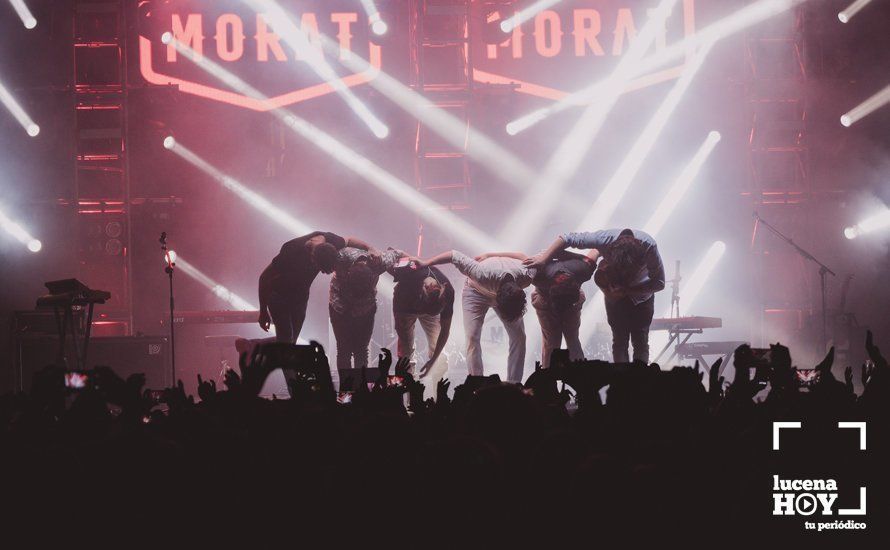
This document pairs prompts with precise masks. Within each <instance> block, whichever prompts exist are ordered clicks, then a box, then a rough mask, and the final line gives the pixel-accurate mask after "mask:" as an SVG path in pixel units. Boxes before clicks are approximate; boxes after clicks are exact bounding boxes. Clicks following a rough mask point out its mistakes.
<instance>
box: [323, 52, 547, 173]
mask: <svg viewBox="0 0 890 550" xmlns="http://www.w3.org/2000/svg"><path fill="white" fill-rule="evenodd" d="M321 40H322V45H323V46H324V49H325V51H326V52H328V53H329V55H331V56H332V57H335V56H337V52H339V49H340V46H339V44H338V43H337V42H335V41H333V40H331V39H330V38H328V37H327V36H322V37H321ZM339 60H340V63H341V64H342V65H343V66H345V67H346V68H347V69H349V70H350V71H353V72H355V73H364V72H366V71H375V75H374V78H373V79H372V80H371V81H370V82H369V84H370V86H371V87H372V88H374V89H375V90H377V91H378V92H380V93H381V94H383V95H384V96H386V97H387V98H388V99H389V100H390V101H392V102H393V103H395V104H396V105H397V106H398V107H399V108H401V109H402V110H404V111H405V112H406V113H408V114H410V115H411V116H413V117H414V118H416V119H417V120H419V121H420V122H421V123H423V125H424V126H426V127H427V128H429V129H430V130H431V131H432V132H434V133H435V134H437V135H439V136H440V137H442V138H443V139H444V140H445V141H447V142H448V143H449V144H450V145H451V146H453V147H455V148H456V149H458V150H461V149H464V147H465V146H466V142H467V141H470V142H471V143H472V144H473V146H472V147H469V148H468V149H467V155H468V156H469V157H470V158H471V159H473V160H474V161H476V162H477V163H479V164H480V165H481V166H482V167H484V168H485V169H486V170H488V171H489V172H490V173H491V174H493V175H495V176H498V177H499V178H500V179H502V180H503V181H504V182H506V183H510V184H512V185H514V186H516V187H520V188H527V187H531V186H533V185H535V184H536V183H537V181H538V180H537V177H538V176H537V174H536V172H535V170H533V169H532V168H531V167H530V166H529V165H528V164H526V163H525V162H524V161H523V160H522V159H520V158H519V157H518V156H516V155H514V154H513V153H511V152H510V151H508V150H507V149H506V148H504V147H502V146H501V145H500V144H498V143H497V142H496V141H494V140H493V139H491V138H490V137H488V136H487V135H485V134H484V133H482V132H480V131H479V130H476V129H475V128H473V127H472V126H469V127H468V126H467V123H466V121H465V120H461V119H459V118H457V117H456V116H454V115H452V114H451V113H449V112H448V111H447V110H446V109H443V108H441V107H439V106H437V105H435V104H434V103H433V102H432V101H430V100H429V99H428V98H426V97H424V96H423V95H421V94H419V93H417V92H415V91H414V90H412V89H411V88H410V87H408V86H405V85H404V84H402V83H401V82H399V81H398V80H397V79H396V78H393V77H392V76H390V75H389V74H387V73H385V72H383V71H379V70H376V69H374V68H373V67H372V66H371V64H370V63H369V62H368V61H367V60H366V59H363V58H362V57H361V56H359V55H357V54H355V53H352V52H346V53H345V55H343V56H341V57H340V58H339Z"/></svg>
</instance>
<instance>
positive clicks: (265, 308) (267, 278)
mask: <svg viewBox="0 0 890 550" xmlns="http://www.w3.org/2000/svg"><path fill="white" fill-rule="evenodd" d="M272 278H273V273H272V266H271V265H269V266H267V267H266V269H264V270H263V272H262V273H261V274H260V284H259V298H260V316H259V319H257V322H258V323H259V325H260V328H261V329H263V330H265V331H266V332H268V331H269V326H270V325H271V324H272V317H271V316H270V315H269V295H270V294H271V293H272Z"/></svg>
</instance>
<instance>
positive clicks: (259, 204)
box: [165, 137, 310, 235]
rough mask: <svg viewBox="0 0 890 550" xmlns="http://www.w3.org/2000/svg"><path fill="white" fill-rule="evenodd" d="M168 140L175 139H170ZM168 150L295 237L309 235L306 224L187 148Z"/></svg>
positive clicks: (180, 146)
mask: <svg viewBox="0 0 890 550" xmlns="http://www.w3.org/2000/svg"><path fill="white" fill-rule="evenodd" d="M167 139H173V138H172V137H168V138H167ZM165 141H166V140H165ZM168 149H171V150H172V151H173V152H174V153H176V154H177V155H179V156H180V157H182V158H183V159H185V160H186V161H187V162H189V163H190V164H192V165H193V166H195V167H196V168H198V169H199V170H201V171H202V172H204V173H205V174H207V175H208V176H210V177H212V178H213V179H215V180H216V181H217V182H218V183H219V184H220V185H222V186H223V187H225V188H226V189H229V190H230V191H232V192H233V193H235V194H236V195H238V197H239V198H241V199H242V200H243V201H244V202H246V203H247V204H249V205H250V206H252V207H253V208H255V209H256V210H257V211H259V212H262V213H263V214H265V215H266V216H268V217H269V219H271V220H273V221H275V222H276V223H278V224H279V225H280V226H281V227H284V228H285V229H287V230H288V231H289V232H291V233H293V234H295V235H302V234H304V233H309V231H310V229H309V227H307V226H306V224H304V223H302V222H301V221H299V220H297V219H295V218H294V217H293V216H291V215H290V214H288V213H287V212H285V211H284V210H282V209H280V208H278V207H277V206H275V205H274V204H272V203H271V202H270V201H269V200H268V199H267V198H265V197H263V196H261V195H260V194H259V193H257V192H256V191H253V190H252V189H250V188H249V187H247V186H246V185H244V184H242V183H241V182H239V181H238V180H236V179H235V178H233V177H231V176H229V175H227V174H225V173H223V172H222V171H221V170H220V169H219V168H217V167H215V166H213V165H212V164H210V163H209V162H207V161H206V160H204V159H203V158H201V157H199V156H198V155H197V154H195V153H194V152H192V151H191V150H190V149H189V148H187V147H186V146H184V145H181V144H177V145H176V146H175V147H168Z"/></svg>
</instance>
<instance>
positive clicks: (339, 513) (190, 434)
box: [0, 333, 890, 546]
mask: <svg viewBox="0 0 890 550" xmlns="http://www.w3.org/2000/svg"><path fill="white" fill-rule="evenodd" d="M866 347H867V351H868V356H869V357H870V361H869V363H868V364H867V365H864V366H862V368H861V372H859V373H854V372H853V369H852V368H850V367H848V368H847V370H846V376H845V379H844V380H838V379H836V378H835V377H834V376H833V375H832V372H831V367H832V363H833V360H834V351H833V349H832V350H831V351H830V352H829V353H828V355H827V356H826V358H825V360H824V361H823V362H822V363H820V364H819V365H817V366H816V369H815V370H816V371H817V372H818V373H819V375H818V376H817V377H816V380H815V382H814V383H811V384H807V385H806V387H802V386H803V385H802V384H801V382H800V376H798V375H796V373H797V369H796V368H795V367H794V366H793V363H792V358H791V355H790V353H789V350H788V349H787V348H785V347H783V346H781V345H774V346H771V353H770V354H769V356H768V358H764V357H759V356H757V355H756V354H755V353H752V350H751V349H750V348H749V347H747V346H742V347H740V348H739V349H738V350H737V351H736V353H735V356H734V366H735V370H736V374H735V376H734V379H733V380H731V381H726V380H724V379H723V378H722V377H721V376H720V365H719V363H718V364H715V365H711V366H706V365H698V364H696V365H694V366H685V367H684V366H680V367H675V368H673V369H671V370H663V369H661V368H660V367H659V366H658V365H642V364H610V363H605V362H601V361H574V362H573V361H569V360H568V359H567V357H568V353H567V352H566V351H565V350H557V351H556V352H555V353H554V355H553V358H552V361H551V363H550V366H549V368H546V369H544V368H540V367H538V368H536V370H535V371H534V372H533V373H532V374H531V376H530V377H529V378H528V379H527V380H526V382H525V383H524V384H522V385H517V384H507V383H502V382H501V381H500V380H499V379H498V377H497V376H487V377H481V376H480V377H473V376H470V377H468V378H467V379H466V380H465V381H463V383H461V384H459V385H456V387H455V388H453V392H452V391H450V390H451V388H450V385H451V384H452V382H449V381H448V380H447V379H443V380H442V381H441V382H440V383H439V385H438V388H437V390H438V391H437V392H436V395H437V398H436V399H435V400H432V399H430V400H427V401H424V400H423V389H424V388H423V385H422V384H420V383H419V382H418V381H417V380H415V379H414V377H413V376H412V374H411V372H410V367H409V363H408V362H407V361H406V360H399V361H397V362H395V364H394V362H393V358H392V356H391V355H390V353H389V352H388V351H385V353H384V354H381V356H380V357H379V358H378V365H377V368H376V369H375V368H370V369H368V370H366V371H362V374H361V375H360V376H356V377H355V378H353V379H351V380H344V381H343V386H345V387H341V388H339V390H338V391H335V388H334V383H333V381H332V379H331V374H330V365H329V363H328V359H327V356H326V355H325V352H324V350H323V349H322V348H321V346H319V345H318V344H315V343H313V344H312V345H311V346H304V347H292V346H289V345H282V344H270V345H267V346H261V347H258V348H257V349H256V350H254V352H253V353H252V355H250V356H248V355H247V354H244V355H243V356H242V359H241V364H240V373H239V372H237V371H235V370H230V371H228V373H227V374H226V378H225V383H224V387H217V384H216V383H215V382H214V381H205V380H201V379H199V384H198V391H197V393H198V395H197V396H191V395H186V393H185V391H184V390H183V385H182V383H181V382H180V383H179V384H178V385H177V386H176V387H173V388H167V389H164V390H161V391H154V390H150V389H146V388H144V387H143V386H144V380H143V379H142V377H141V376H138V375H137V376H131V377H129V378H127V379H122V378H120V377H118V376H117V375H116V374H115V373H114V371H113V370H112V369H111V368H107V367H101V368H96V369H94V370H92V371H91V372H90V373H89V378H90V383H89V384H87V387H85V388H83V389H78V390H72V389H70V388H66V387H65V383H64V370H63V369H61V368H58V367H48V368H46V369H44V370H42V371H41V372H39V373H38V374H37V375H36V376H35V378H34V382H33V387H32V389H31V391H30V392H29V393H27V394H9V395H5V396H3V397H2V399H0V414H2V417H0V422H2V435H0V437H2V443H0V448H2V449H4V451H3V452H2V453H0V461H2V463H3V471H4V472H7V473H8V476H7V483H6V484H5V485H6V491H5V493H6V494H7V496H8V497H9V498H8V499H7V500H10V499H14V502H16V508H17V509H18V511H19V512H20V513H24V514H27V513H29V511H32V512H34V513H35V514H40V515H41V516H45V514H47V513H50V512H56V513H59V514H60V515H63V516H65V515H71V514H75V515H76V514H79V513H83V510H82V508H81V506H82V503H83V502H84V498H86V497H87V496H89V497H91V498H99V500H100V501H102V502H104V504H102V505H101V509H102V510H103V514H108V516H106V517H118V516H121V517H123V516H126V517H127V518H129V519H130V520H132V519H134V518H139V517H149V516H151V517H158V516H160V517H161V518H168V519H170V521H174V522H175V521H191V520H192V519H195V518H198V517H202V518H205V517H206V518H213V519H214V520H215V521H216V522H217V524H218V523H220V522H222V523H226V522H229V521H237V522H245V521H248V518H250V517H253V518H254V519H256V520H258V521H262V522H263V523H265V524H266V525H267V527H268V529H271V530H278V529H281V530H283V531H284V532H286V533H288V534H289V535H293V536H296V535H295V533H294V532H293V531H292V529H295V528H296V526H297V525H302V526H303V527H302V528H306V526H307V525H310V526H311V525H312V524H313V522H314V521H316V520H320V519H324V518H325V517H326V518H327V519H334V521H335V523H336V522H341V526H347V525H354V523H353V522H354V521H359V519H360V518H364V519H365V520H367V521H368V522H369V524H370V525H375V524H376V525H378V526H379V527H380V528H382V529H383V530H384V531H386V530H387V529H393V530H395V531H398V532H401V531H402V527H401V525H403V524H407V523H411V524H414V525H421V524H422V525H427V526H429V528H430V529H435V530H445V529H450V528H451V527H452V526H455V525H459V526H462V527H464V528H468V529H470V530H471V531H472V530H474V529H475V530H478V532H481V531H482V530H487V529H486V528H487V527H490V528H492V529H490V531H493V532H494V531H498V530H501V533H512V534H513V535H515V534H516V533H517V532H524V531H526V530H528V529H530V528H531V527H533V526H541V525H551V526H555V527H557V528H558V529H559V530H560V532H561V533H565V534H566V535H572V536H577V537H581V538H582V539H586V540H593V539H592V537H594V536H597V537H599V536H605V535H606V534H618V535H621V536H628V534H629V533H636V534H649V535H654V534H658V535H659V536H662V535H664V534H665V533H674V532H685V533H687V534H692V533H695V534H697V535H704V536H708V537H716V538H717V539H725V538H736V537H741V536H744V535H752V536H753V535H757V536H760V535H763V536H767V534H770V535H769V536H773V535H772V534H773V533H776V532H785V533H791V534H796V535H800V534H801V532H802V527H801V521H802V520H801V519H800V518H797V519H794V518H784V517H774V516H773V515H772V496H771V484H772V476H773V474H781V475H782V476H783V477H795V476H796V477H800V478H807V479H809V478H823V479H824V478H827V477H831V478H833V479H836V480H838V483H839V484H840V485H841V487H842V490H841V496H840V497H839V498H840V500H839V502H840V503H841V504H844V505H850V506H854V507H855V504H856V503H855V500H856V494H855V486H856V485H857V484H859V485H861V484H862V483H863V480H865V482H867V484H868V489H869V504H870V508H869V513H868V517H870V518H872V520H873V522H872V523H869V534H873V533H874V532H875V530H876V529H879V528H880V527H881V526H880V525H879V524H880V522H879V521H876V518H878V517H880V516H881V515H884V516H886V512H887V510H888V508H887V505H886V495H887V494H888V491H887V489H888V487H887V480H886V476H885V475H884V474H883V472H884V471H885V470H886V458H887V442H888V441H890V439H888V437H887V435H888V434H887V426H888V423H887V417H888V411H890V366H888V364H887V360H886V359H885V357H884V356H883V355H882V354H881V351H880V350H879V349H878V347H877V346H875V345H874V344H873V342H872V336H871V333H869V335H868V340H867V342H866ZM277 368H283V369H289V370H291V371H292V373H291V374H292V376H289V377H288V379H289V384H290V390H291V399H279V400H275V399H272V400H269V399H262V398H260V397H258V395H259V393H260V389H261V388H262V386H263V383H264V381H265V380H266V377H267V376H268V375H269V373H270V372H272V371H273V370H275V369H277ZM855 374H858V375H859V376H861V379H862V384H863V387H864V391H862V392H861V394H859V395H857V393H856V392H854V388H853V377H854V375H855ZM349 386H351V387H349ZM603 397H605V400H603ZM776 420H796V421H802V422H803V423H804V428H805V429H804V430H802V431H801V435H800V436H799V437H791V438H788V440H787V442H786V443H783V448H782V452H781V453H777V452H776V451H773V450H772V446H771V437H772V429H771V424H772V422H773V421H776ZM838 421H865V422H867V425H868V429H869V433H868V443H869V447H868V451H867V452H861V451H859V450H858V448H857V447H856V445H855V444H854V440H855V436H854V435H853V434H851V433H848V432H849V430H847V431H844V430H837V429H835V427H836V424H837V422H838ZM844 487H846V488H847V489H844ZM850 487H853V488H852V489H850ZM384 502H387V503H393V506H395V507H394V508H386V507H385V506H388V505H384V504H383V503H384ZM160 510H162V511H163V512H161V513H159V511H160ZM296 510H301V511H300V512H299V513H297V512H296ZM307 510H308V511H307ZM78 511H80V512H78ZM78 517H79V516H78ZM83 517H84V518H87V517H90V516H89V515H84V516H83ZM229 518H234V519H229ZM272 518H276V519H274V520H273V519H272ZM866 519H867V518H866ZM160 521H163V519H162V520H160ZM279 521H281V522H282V523H278V522H279ZM270 524H271V525H270ZM387 526H389V527H387ZM495 528H497V529H495ZM500 536H503V535H500ZM499 540H501V541H502V540H504V539H499ZM440 542H441V541H440ZM453 542H454V545H457V542H458V541H456V540H455V541H453ZM446 546H451V544H446Z"/></svg>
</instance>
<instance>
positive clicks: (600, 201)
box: [579, 44, 711, 230]
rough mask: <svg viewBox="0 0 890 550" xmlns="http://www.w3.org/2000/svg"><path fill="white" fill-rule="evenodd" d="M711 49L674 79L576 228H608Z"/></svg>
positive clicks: (701, 54) (696, 57) (697, 55)
mask: <svg viewBox="0 0 890 550" xmlns="http://www.w3.org/2000/svg"><path fill="white" fill-rule="evenodd" d="M710 49H711V45H710V44H707V45H705V46H704V47H703V48H702V49H701V50H700V51H699V52H698V53H697V54H696V56H695V58H694V59H693V60H692V62H690V63H689V64H688V66H687V67H686V69H685V70H684V71H683V74H682V75H681V76H680V78H679V80H677V82H676V83H675V84H674V86H673V88H671V91H670V92H668V95H667V97H666V98H665V99H664V101H663V102H662V103H661V105H660V106H659V107H658V111H656V113H655V115H654V116H653V117H652V119H651V120H650V121H649V123H648V124H647V125H646V128H644V129H643V132H642V133H641V134H640V137H639V138H638V139H637V141H636V142H635V143H634V145H633V147H632V148H631V150H630V152H629V153H628V154H627V156H626V157H625V158H624V160H623V161H622V162H621V165H620V166H619V167H618V170H617V171H616V172H615V174H614V175H613V176H612V179H610V180H609V183H607V184H606V187H605V188H604V189H603V191H602V192H601V193H600V195H599V197H597V199H596V202H595V203H594V205H593V208H591V209H590V212H589V213H588V214H587V216H586V217H585V218H584V220H583V221H582V222H581V224H580V225H579V229H582V230H583V229H589V228H590V227H594V226H597V225H599V226H603V225H608V223H609V220H610V219H611V217H612V214H613V213H614V212H615V209H616V208H617V207H618V204H619V203H620V202H621V199H622V198H624V195H625V193H627V190H628V188H630V184H631V182H632V181H633V178H634V177H635V176H636V175H637V173H638V172H639V170H640V167H642V165H643V162H645V160H646V158H647V157H648V156H649V153H650V152H651V151H652V148H653V147H654V146H655V142H656V140H657V139H658V137H659V136H660V135H661V132H662V130H664V127H665V125H666V124H667V121H668V119H669V118H670V116H671V114H673V112H674V110H675V109H676V108H677V105H679V103H680V100H681V99H682V98H683V95H684V94H685V93H686V90H687V89H689V85H690V84H691V83H692V80H693V79H694V78H695V75H696V74H697V73H698V71H699V69H700V68H701V66H702V64H703V63H704V60H705V58H706V57H707V55H708V52H709V51H710Z"/></svg>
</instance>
